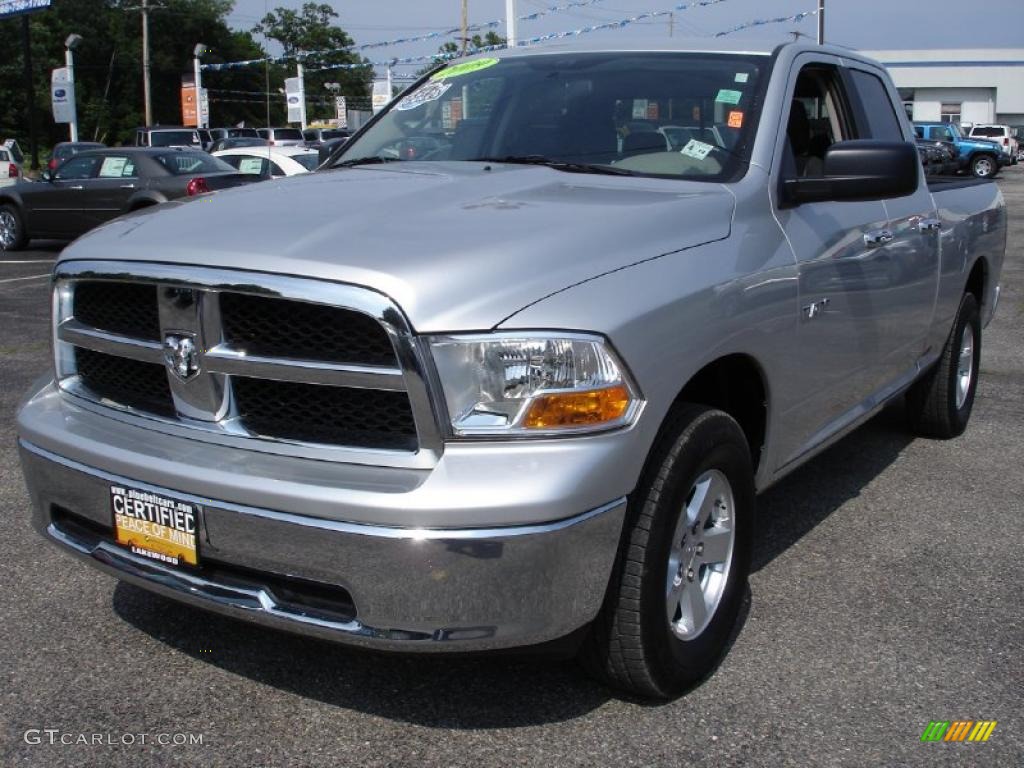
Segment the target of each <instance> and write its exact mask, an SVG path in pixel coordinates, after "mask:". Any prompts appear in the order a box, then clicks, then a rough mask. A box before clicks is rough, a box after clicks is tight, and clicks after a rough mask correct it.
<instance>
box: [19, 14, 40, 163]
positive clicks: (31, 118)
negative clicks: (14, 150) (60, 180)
mask: <svg viewBox="0 0 1024 768" xmlns="http://www.w3.org/2000/svg"><path fill="white" fill-rule="evenodd" d="M21 43H22V50H23V53H24V64H25V106H26V107H27V108H28V109H27V110H26V111H27V112H28V114H27V115H26V117H28V151H29V153H30V154H31V155H32V165H31V168H32V170H33V171H35V170H38V169H39V147H38V146H37V145H36V89H35V85H34V82H33V80H32V40H31V38H30V36H29V25H28V14H25V15H24V16H22V17H21Z"/></svg>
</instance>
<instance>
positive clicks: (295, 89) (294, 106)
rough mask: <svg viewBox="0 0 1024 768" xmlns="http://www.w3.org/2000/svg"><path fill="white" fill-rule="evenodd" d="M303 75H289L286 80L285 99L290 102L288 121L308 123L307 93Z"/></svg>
mask: <svg viewBox="0 0 1024 768" xmlns="http://www.w3.org/2000/svg"><path fill="white" fill-rule="evenodd" d="M302 85H303V83H302V78H301V77H289V78H286V79H285V81H284V95H285V101H286V102H287V103H288V122H289V123H302V124H303V125H305V124H306V95H305V93H304V92H303V89H302Z"/></svg>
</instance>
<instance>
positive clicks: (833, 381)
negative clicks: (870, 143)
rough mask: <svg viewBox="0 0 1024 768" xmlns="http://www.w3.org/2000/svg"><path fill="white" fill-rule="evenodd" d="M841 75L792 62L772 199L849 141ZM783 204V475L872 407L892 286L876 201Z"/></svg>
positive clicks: (852, 131) (827, 64)
mask: <svg viewBox="0 0 1024 768" xmlns="http://www.w3.org/2000/svg"><path fill="white" fill-rule="evenodd" d="M840 65H841V62H840V61H839V59H838V58H837V57H834V56H828V55H825V54H802V55H800V56H798V57H797V59H796V61H795V63H794V65H793V71H792V73H791V75H790V82H789V84H788V90H787V97H786V105H787V108H786V109H784V110H783V118H782V124H781V125H780V126H779V138H778V139H777V145H776V149H775V158H776V160H775V161H774V162H773V164H772V166H773V168H772V181H771V183H772V188H773V189H774V190H777V191H778V190H780V189H781V186H782V183H783V182H784V181H785V180H786V179H788V178H796V177H801V176H817V175H820V174H821V173H822V170H823V163H822V161H823V158H824V154H825V151H826V150H827V149H828V147H829V146H830V145H831V144H833V143H836V142H839V141H844V140H849V139H853V138H855V136H856V124H855V122H854V116H853V108H852V105H851V102H850V98H849V95H848V93H847V88H846V84H845V82H844V79H843V78H842V77H841V75H840V70H841V66H840ZM780 199H781V197H780V195H779V193H778V192H776V197H775V206H776V217H777V219H778V221H779V224H780V225H781V227H782V229H783V231H784V232H785V234H786V238H787V239H788V240H789V242H790V245H791V247H792V248H793V252H794V255H795V256H796V260H797V264H798V269H799V304H798V306H795V307H794V308H793V311H794V313H797V314H799V323H798V325H797V333H796V337H795V338H794V339H793V343H792V352H791V365H790V375H789V378H788V380H787V382H786V385H787V390H788V391H787V393H786V394H787V395H788V396H787V397H785V398H784V399H785V404H784V405H783V408H784V412H783V414H782V417H781V418H782V420H783V422H784V424H785V427H784V428H783V429H781V430H780V434H781V435H783V440H784V441H785V443H784V444H783V445H782V447H781V456H782V466H785V465H786V464H788V463H790V462H791V461H793V460H795V459H796V458H798V457H799V456H800V455H802V454H803V453H805V452H806V451H808V450H810V449H812V448H813V447H814V446H816V445H817V444H819V443H820V442H822V441H824V440H825V439H827V438H828V437H829V436H830V435H831V434H833V433H834V432H835V431H836V430H838V429H841V428H842V427H843V426H844V425H845V424H846V423H849V422H851V421H853V420H855V419H856V418H857V417H858V416H859V415H860V414H861V413H863V412H864V410H865V409H866V408H868V407H869V406H868V405H867V404H866V403H865V400H866V398H867V396H868V395H869V394H870V393H871V392H873V391H875V390H876V389H877V388H878V387H879V386H880V381H881V378H882V377H881V376H880V374H879V371H878V370H877V361H878V359H879V358H880V357H884V356H885V351H884V347H885V346H886V344H887V343H888V341H887V339H886V338H885V333H884V329H883V327H882V324H881V322H880V320H879V312H878V304H879V303H880V302H881V301H883V300H884V292H885V290H886V289H887V287H888V286H889V284H890V280H891V278H890V274H889V273H890V269H889V264H888V258H887V257H883V256H881V254H880V253H879V246H880V245H882V244H881V243H880V242H879V241H878V238H879V237H880V235H881V233H882V232H883V231H884V230H885V229H886V227H887V225H888V216H887V213H886V210H885V206H884V205H883V204H882V203H881V202H880V201H867V202H860V201H845V202H820V203H805V204H802V205H797V206H786V205H784V204H781V203H780Z"/></svg>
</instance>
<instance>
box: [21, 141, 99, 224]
mask: <svg viewBox="0 0 1024 768" xmlns="http://www.w3.org/2000/svg"><path fill="white" fill-rule="evenodd" d="M100 161H101V158H100V156H99V155H84V154H83V155H75V156H74V157H72V158H70V159H69V160H67V161H65V162H64V163H63V164H61V165H60V166H59V167H58V168H57V170H56V171H54V173H53V178H52V179H51V180H50V181H43V182H39V184H38V185H33V187H32V189H31V195H28V194H26V196H25V197H26V201H27V202H30V204H29V205H28V206H26V209H27V212H28V231H29V232H32V233H33V234H36V233H39V234H45V235H47V236H52V237H77V236H78V235H79V234H81V233H82V232H84V231H85V229H86V228H87V227H86V226H85V218H84V205H85V203H84V197H85V191H86V185H87V184H88V183H89V181H90V180H91V179H93V178H94V177H95V176H96V171H97V170H98V169H99V166H100ZM39 234H36V236H39Z"/></svg>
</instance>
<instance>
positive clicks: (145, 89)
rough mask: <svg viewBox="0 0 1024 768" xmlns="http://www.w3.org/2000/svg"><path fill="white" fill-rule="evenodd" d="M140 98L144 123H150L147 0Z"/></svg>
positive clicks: (151, 106) (144, 19)
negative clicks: (144, 114)
mask: <svg viewBox="0 0 1024 768" xmlns="http://www.w3.org/2000/svg"><path fill="white" fill-rule="evenodd" d="M197 86H198V83H197ZM197 95H198V94H197ZM142 98H143V101H144V102H145V107H146V125H147V126H148V125H152V124H153V104H152V102H151V101H150V94H149V0H142ZM198 108H199V104H198V101H197V102H196V109H198Z"/></svg>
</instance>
